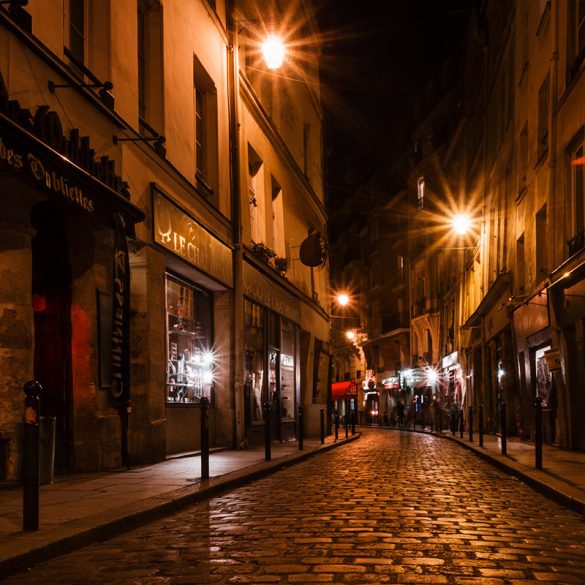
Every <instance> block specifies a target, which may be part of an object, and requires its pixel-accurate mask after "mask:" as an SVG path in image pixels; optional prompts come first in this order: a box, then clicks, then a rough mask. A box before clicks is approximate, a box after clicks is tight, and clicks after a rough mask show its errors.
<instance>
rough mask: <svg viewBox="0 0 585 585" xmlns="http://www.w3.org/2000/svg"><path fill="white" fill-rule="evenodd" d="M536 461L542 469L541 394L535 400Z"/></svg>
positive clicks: (536, 464) (537, 466)
mask: <svg viewBox="0 0 585 585" xmlns="http://www.w3.org/2000/svg"><path fill="white" fill-rule="evenodd" d="M534 462H535V467H536V469H542V402H541V399H540V396H537V397H536V399H535V400H534Z"/></svg>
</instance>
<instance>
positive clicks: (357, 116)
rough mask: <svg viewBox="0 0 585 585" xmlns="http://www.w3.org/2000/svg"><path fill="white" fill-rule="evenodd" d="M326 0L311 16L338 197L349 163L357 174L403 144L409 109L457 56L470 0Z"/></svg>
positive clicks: (411, 126)
mask: <svg viewBox="0 0 585 585" xmlns="http://www.w3.org/2000/svg"><path fill="white" fill-rule="evenodd" d="M327 2H328V3H327V4H326V5H323V4H322V5H321V8H320V10H319V12H318V13H317V17H318V20H319V23H320V27H321V31H322V34H323V39H324V45H323V49H324V53H323V56H322V71H321V83H322V96H323V106H324V109H325V114H326V130H325V131H326V134H325V148H326V156H327V157H328V161H327V165H328V167H329V169H330V177H329V180H330V182H331V185H330V187H331V189H330V191H331V190H332V189H333V195H332V196H333V197H334V198H336V199H337V198H339V197H343V196H344V193H343V191H344V187H343V186H342V185H341V179H342V175H343V174H344V173H345V171H346V170H347V169H348V168H351V167H352V166H353V167H358V168H360V169H361V170H362V171H363V170H365V169H367V168H372V167H375V166H376V165H378V164H380V163H381V161H387V160H388V159H391V158H392V156H394V155H396V154H397V153H400V152H404V151H405V148H408V137H409V134H410V132H411V131H412V130H413V129H414V123H415V107H414V106H415V104H416V103H417V101H418V100H420V98H421V96H422V95H423V94H424V91H425V87H426V84H427V81H428V79H429V78H430V76H431V74H432V72H433V71H434V70H436V67H437V65H438V64H439V63H440V62H441V61H442V60H443V57H444V56H445V55H446V54H452V55H459V56H460V55H461V49H462V46H463V38H464V35H463V33H464V31H465V28H466V23H467V18H468V13H469V8H470V7H471V5H472V4H473V0H434V1H429V0H386V2H384V1H383V0H382V1H381V2H375V3H373V2H367V1H365V0H357V1H356V0H327ZM358 174H359V171H358ZM330 194H331V193H330Z"/></svg>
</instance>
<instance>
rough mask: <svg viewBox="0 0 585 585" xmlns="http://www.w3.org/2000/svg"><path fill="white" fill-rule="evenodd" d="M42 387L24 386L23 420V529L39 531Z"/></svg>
mask: <svg viewBox="0 0 585 585" xmlns="http://www.w3.org/2000/svg"><path fill="white" fill-rule="evenodd" d="M42 390H43V388H42V386H41V385H40V384H39V383H38V382H37V381H36V380H31V381H29V382H26V384H25V385H24V393H25V394H26V398H25V399H24V415H23V419H22V423H23V424H22V428H23V436H22V484H23V492H22V495H23V499H22V529H23V530H38V529H39V474H40V470H39V464H40V460H39V449H40V445H39V410H40V405H41V401H40V397H39V395H40V393H41V391H42Z"/></svg>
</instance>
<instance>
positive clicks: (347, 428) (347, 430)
mask: <svg viewBox="0 0 585 585" xmlns="http://www.w3.org/2000/svg"><path fill="white" fill-rule="evenodd" d="M344 418H345V420H344V422H345V438H346V439H347V437H348V435H349V413H348V412H347V411H345V417H344Z"/></svg>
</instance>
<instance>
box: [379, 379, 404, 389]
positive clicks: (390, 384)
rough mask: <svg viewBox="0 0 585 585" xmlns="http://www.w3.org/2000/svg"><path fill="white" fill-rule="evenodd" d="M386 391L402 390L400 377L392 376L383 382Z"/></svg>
mask: <svg viewBox="0 0 585 585" xmlns="http://www.w3.org/2000/svg"><path fill="white" fill-rule="evenodd" d="M382 384H383V385H384V390H398V389H399V388H400V380H399V378H398V376H390V377H388V378H384V379H383V380H382Z"/></svg>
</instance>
